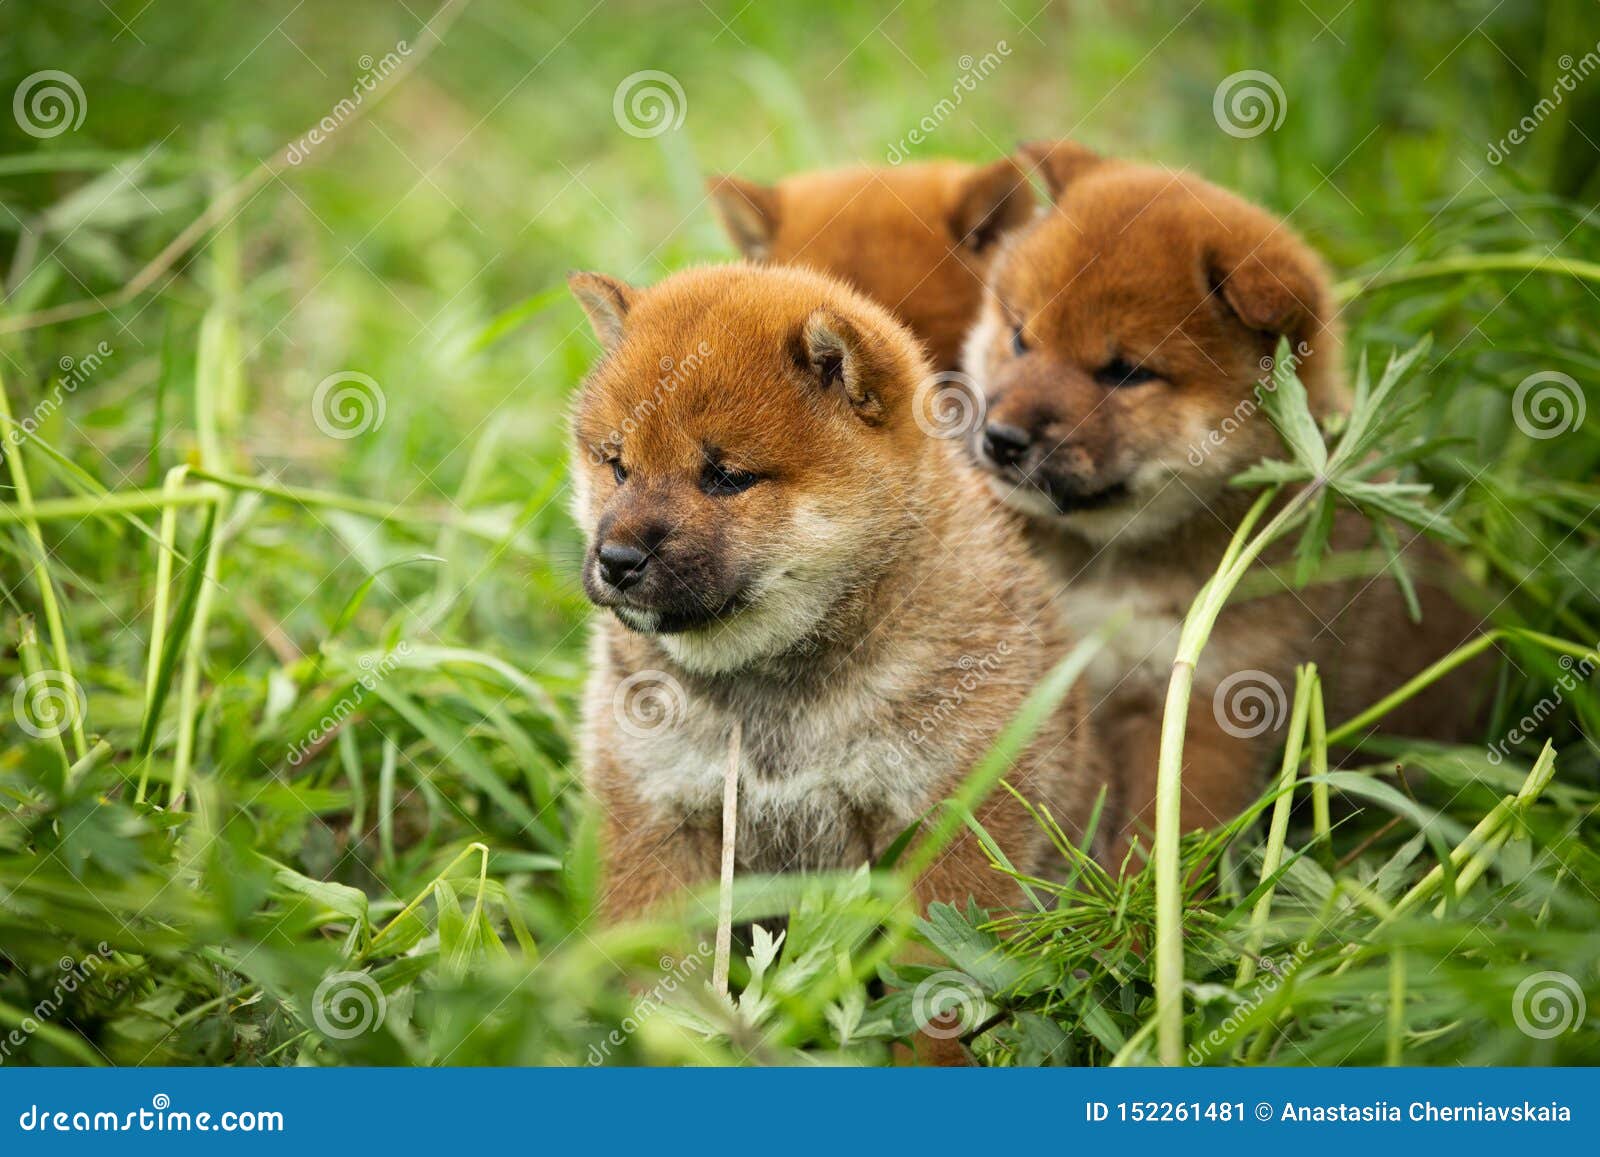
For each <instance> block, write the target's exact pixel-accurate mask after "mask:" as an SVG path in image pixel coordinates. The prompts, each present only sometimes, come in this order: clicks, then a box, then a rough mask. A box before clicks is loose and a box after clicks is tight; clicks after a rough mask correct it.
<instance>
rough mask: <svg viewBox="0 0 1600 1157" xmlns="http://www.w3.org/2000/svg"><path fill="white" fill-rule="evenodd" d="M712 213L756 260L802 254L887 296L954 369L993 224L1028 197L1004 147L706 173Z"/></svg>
mask: <svg viewBox="0 0 1600 1157" xmlns="http://www.w3.org/2000/svg"><path fill="white" fill-rule="evenodd" d="M710 187H711V193H712V198H713V201H714V203H715V204H716V207H717V211H718V214H719V215H720V216H721V218H722V221H723V224H724V225H725V226H726V227H727V229H728V232H729V234H730V235H731V236H732V238H733V240H734V243H735V244H737V245H738V246H739V249H740V251H741V252H742V253H743V254H744V255H745V256H746V257H749V258H751V259H754V260H762V261H770V262H773V263H774V264H779V265H804V266H808V267H810V268H812V269H817V270H820V271H822V272H824V273H831V274H833V275H834V276H835V277H839V278H842V279H844V280H845V281H846V282H848V283H849V284H850V285H852V286H854V287H855V288H856V289H858V290H860V291H861V292H862V293H864V294H866V295H867V296H868V297H870V298H872V299H873V300H874V301H876V302H878V303H879V304H880V305H884V306H887V307H888V308H889V309H890V310H892V311H893V312H894V313H895V314H896V316H898V317H899V318H900V319H901V320H902V321H904V322H905V323H906V324H907V325H909V326H910V327H911V329H912V332H914V333H915V334H916V335H917V337H918V338H920V339H921V340H922V343H923V345H924V347H925V348H926V349H927V351H928V353H929V355H930V356H931V357H932V359H933V362H934V366H935V368H936V369H940V370H949V369H954V368H955V366H956V363H957V361H958V360H959V358H960V355H961V343H962V340H963V339H964V338H965V337H966V333H967V330H968V329H969V328H970V327H971V325H972V321H973V319H974V318H975V317H976V316H977V314H978V307H979V305H980V304H981V303H982V300H983V279H984V274H985V273H986V272H987V270H988V266H989V261H990V258H991V257H992V256H993V254H994V251H995V248H996V243H997V242H998V241H999V239H1000V237H1001V235H1002V234H1004V233H1005V232H1006V231H1008V230H1010V229H1014V228H1016V227H1017V226H1020V225H1022V224H1023V223H1024V222H1026V221H1027V220H1028V219H1029V218H1030V217H1031V216H1032V215H1033V212H1034V205H1033V196H1032V193H1031V192H1030V191H1029V189H1028V187H1027V184H1026V183H1025V182H1024V181H1023V179H1022V174H1021V172H1020V171H1019V170H1018V169H1017V167H1016V165H1015V164H1014V162H1012V161H1011V160H1010V159H1009V158H1006V159H1002V160H999V161H996V162H994V163H993V164H990V165H982V166H979V165H967V164H962V163H959V162H956V161H929V162H925V163H922V164H915V165H901V166H897V167H881V168H854V169H837V170H830V171H826V172H815V173H801V174H798V175H796V176H792V177H788V178H786V179H784V180H782V181H779V182H778V183H777V184H776V185H772V186H764V185H757V184H755V183H753V182H751V181H746V180H742V179H741V178H738V177H714V178H713V179H712V180H711V183H710Z"/></svg>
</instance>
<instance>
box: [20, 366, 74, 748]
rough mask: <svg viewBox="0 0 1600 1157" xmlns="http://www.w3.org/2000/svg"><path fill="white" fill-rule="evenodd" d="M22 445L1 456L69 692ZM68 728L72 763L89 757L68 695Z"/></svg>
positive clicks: (67, 664)
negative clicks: (74, 760) (70, 730)
mask: <svg viewBox="0 0 1600 1157" xmlns="http://www.w3.org/2000/svg"><path fill="white" fill-rule="evenodd" d="M0 427H3V428H4V429H6V430H13V429H15V428H16V423H15V422H14V421H13V420H12V417H11V399H10V398H9V397H8V396H7V395H6V385H5V380H4V379H3V378H0ZM22 457H23V455H22V444H21V443H20V442H13V443H12V445H11V446H10V447H8V448H7V450H6V452H5V459H6V465H7V466H9V467H10V468H11V484H12V486H13V488H14V489H15V490H16V492H17V510H18V512H19V514H20V516H21V517H20V518H18V519H17V520H16V521H19V522H21V523H22V526H23V529H24V530H25V531H26V532H27V535H28V542H29V544H30V545H31V546H32V547H33V550H34V556H35V557H34V561H33V577H34V580H35V581H36V582H37V583H38V585H39V606H40V607H41V608H42V609H43V610H44V625H45V630H46V631H47V632H48V633H49V635H50V652H51V655H52V656H53V657H54V659H55V664H56V670H58V671H59V672H61V677H62V678H63V679H65V680H66V683H67V686H68V688H69V689H71V688H76V687H77V686H78V683H77V680H75V679H74V678H73V676H72V656H71V655H70V654H68V653H67V631H66V627H65V625H64V624H63V623H62V621H61V606H60V604H58V603H57V602H56V588H55V583H54V582H53V581H52V580H51V578H50V565H49V558H50V554H49V552H48V551H47V550H46V549H45V545H44V535H43V534H42V533H41V532H40V530H39V520H38V518H37V517H36V516H35V515H34V513H33V487H32V486H30V485H29V484H28V471H27V468H26V466H25V465H24V464H23V461H22ZM68 700H69V702H68V704H67V708H66V710H67V712H68V719H67V722H68V725H69V726H70V727H71V729H72V751H73V756H74V758H76V759H82V758H83V757H84V756H85V755H87V754H88V753H89V739H88V736H87V735H86V734H85V732H84V729H83V717H82V715H81V714H80V713H79V711H78V709H77V703H76V702H75V701H72V700H73V696H72V695H70V694H69V695H68Z"/></svg>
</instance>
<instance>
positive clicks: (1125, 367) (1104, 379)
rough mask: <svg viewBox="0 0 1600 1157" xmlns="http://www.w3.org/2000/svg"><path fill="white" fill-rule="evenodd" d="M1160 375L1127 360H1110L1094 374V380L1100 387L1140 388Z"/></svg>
mask: <svg viewBox="0 0 1600 1157" xmlns="http://www.w3.org/2000/svg"><path fill="white" fill-rule="evenodd" d="M1160 377H1161V375H1160V374H1158V373H1156V372H1155V370H1153V369H1150V368H1149V367H1148V366H1136V365H1134V364H1133V363H1132V362H1130V361H1129V360H1128V359H1127V358H1112V359H1111V360H1110V361H1109V362H1107V363H1106V364H1105V365H1103V366H1101V367H1100V368H1099V369H1097V370H1096V371H1095V372H1094V380H1095V381H1097V382H1099V383H1100V384H1101V385H1102V386H1109V387H1111V388H1113V389H1115V388H1116V387H1118V386H1140V385H1143V384H1144V383H1145V382H1153V381H1156V380H1157V379H1158V378H1160Z"/></svg>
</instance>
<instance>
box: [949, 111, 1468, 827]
mask: <svg viewBox="0 0 1600 1157" xmlns="http://www.w3.org/2000/svg"><path fill="white" fill-rule="evenodd" d="M1023 158H1024V160H1025V161H1026V162H1027V163H1028V164H1029V165H1032V166H1035V167H1036V168H1037V169H1038V171H1039V172H1040V173H1041V174H1042V176H1043V178H1044V180H1045V183H1046V185H1047V187H1048V188H1049V190H1050V191H1051V194H1052V195H1053V196H1054V197H1055V199H1056V204H1055V207H1054V208H1053V209H1052V210H1051V212H1050V213H1048V214H1047V215H1045V216H1043V217H1041V218H1040V219H1039V220H1038V221H1037V222H1036V223H1035V224H1034V225H1032V226H1031V227H1030V228H1028V229H1027V230H1025V231H1023V232H1021V233H1018V234H1016V235H1015V236H1014V237H1013V238H1011V239H1010V240H1009V241H1008V242H1007V243H1006V245H1005V246H1004V247H1003V249H1002V251H1001V253H1000V255H999V257H998V258H997V260H996V262H995V267H994V270H993V272H992V275H991V280H990V292H989V294H988V297H987V300H986V302H985V305H984V308H983V312H982V317H981V320H980V321H979V323H978V325H977V326H976V327H975V329H974V332H973V334H972V336H971V339H970V341H969V343H968V345H967V351H966V358H965V367H966V370H967V372H968V373H969V374H971V375H972V376H973V378H974V379H975V381H976V382H977V383H978V385H979V387H980V388H981V389H982V390H983V392H984V395H985V398H986V413H985V420H984V422H983V423H982V424H981V425H980V426H979V428H978V429H977V431H976V434H975V437H974V439H973V444H972V446H971V449H972V451H973V454H974V457H975V459H976V461H977V462H978V464H979V466H980V467H981V468H982V469H983V470H984V472H985V473H986V475H987V477H988V480H989V484H990V487H991V489H992V490H993V491H994V492H995V493H996V494H997V495H998V496H999V497H1000V498H1001V499H1002V500H1003V501H1005V502H1007V503H1009V504H1010V505H1012V506H1014V507H1015V508H1016V509H1018V510H1020V511H1022V512H1023V513H1025V514H1026V515H1027V516H1028V518H1029V522H1030V534H1031V537H1032V539H1033V541H1034V543H1035V544H1036V547H1037V548H1038V551H1039V553H1040V554H1041V556H1042V557H1044V558H1046V559H1047V560H1048V561H1049V563H1050V564H1051V565H1052V567H1053V569H1054V571H1055V574H1056V575H1057V578H1058V579H1059V581H1060V582H1061V584H1062V592H1061V595H1060V606H1061V608H1062V610H1063V613H1064V614H1065V616H1066V619H1067V621H1068V623H1069V628H1070V627H1071V625H1072V624H1080V625H1087V624H1091V623H1098V622H1101V621H1103V620H1104V619H1105V618H1106V617H1107V616H1109V615H1111V614H1112V613H1114V612H1116V611H1118V610H1122V611H1124V612H1132V613H1131V616H1130V620H1131V625H1130V627H1129V628H1128V629H1127V630H1126V631H1124V632H1123V633H1122V634H1121V635H1120V636H1119V637H1118V638H1117V639H1115V640H1113V642H1112V645H1111V646H1110V647H1108V648H1107V649H1106V650H1105V651H1102V652H1101V654H1100V657H1099V660H1098V661H1097V662H1098V665H1097V666H1096V667H1095V669H1094V670H1092V672H1091V683H1092V686H1091V696H1092V699H1093V700H1094V703H1095V706H1094V708H1093V710H1094V719H1095V725H1096V732H1097V735H1098V737H1099V739H1100V741H1101V742H1102V743H1103V744H1104V746H1105V750H1107V751H1108V752H1110V753H1112V755H1113V758H1114V759H1115V761H1116V762H1117V764H1118V769H1117V770H1116V771H1114V772H1113V773H1112V774H1113V777H1114V778H1116V779H1117V780H1118V781H1119V782H1120V785H1121V790H1122V792H1123V800H1122V808H1121V814H1122V816H1123V817H1124V819H1125V820H1126V821H1127V823H1129V824H1133V825H1137V824H1138V823H1139V822H1140V821H1144V820H1148V818H1149V817H1148V812H1149V807H1150V804H1151V802H1152V799H1153V793H1154V780H1155V767H1156V752H1157V741H1158V738H1159V733H1160V725H1161V724H1160V716H1161V705H1162V702H1163V698H1164V693H1165V688H1166V684H1167V681H1168V676H1169V674H1170V669H1171V663H1172V660H1173V658H1174V655H1175V652H1176V646H1177V641H1178V634H1179V626H1180V624H1181V622H1182V618H1183V615H1184V614H1185V612H1186V611H1187V609H1188V607H1189V605H1190V603H1191V602H1192V601H1193V599H1194V598H1195V596H1196V594H1197V593H1198V592H1199V589H1200V587H1201V585H1202V584H1203V583H1204V582H1205V581H1206V580H1207V579H1208V578H1209V577H1210V576H1211V574H1212V573H1213V571H1214V570H1215V568H1216V566H1217V564H1218V562H1219V560H1220V558H1221V555H1222V552H1223V550H1224V548H1225V546H1226V545H1227V543H1228V540H1229V538H1230V536H1231V535H1232V534H1233V532H1234V529H1235V527H1236V526H1237V525H1238V521H1239V519H1240V517H1241V516H1242V514H1243V512H1244V511H1245V509H1246V508H1248V506H1249V505H1250V503H1251V501H1252V500H1253V499H1254V497H1255V494H1254V493H1253V492H1248V491H1243V490H1238V489H1231V488H1230V487H1229V486H1228V481H1229V479H1230V478H1232V477H1233V476H1234V475H1236V474H1238V473H1239V472H1240V471H1242V470H1243V469H1244V468H1245V467H1247V466H1249V465H1251V464H1252V463H1254V462H1257V461H1259V460H1260V459H1262V458H1264V457H1281V456H1283V450H1282V447H1281V443H1280V442H1279V440H1278V435H1277V433H1276V431H1275V430H1274V429H1273V427H1272V424H1271V423H1270V422H1269V421H1268V420H1267V418H1266V416H1265V415H1256V414H1254V410H1255V409H1256V405H1257V403H1258V402H1259V397H1260V395H1259V394H1258V393H1257V392H1256V391H1257V390H1258V388H1259V387H1260V385H1261V383H1263V382H1265V381H1267V380H1270V379H1269V374H1270V367H1271V359H1272V356H1273V353H1274V350H1275V349H1276V348H1277V344H1278V342H1279V339H1280V338H1287V339H1288V340H1289V342H1290V343H1291V344H1292V345H1293V347H1294V348H1295V350H1296V354H1297V369H1298V372H1299V375H1300V377H1301V379H1302V380H1303V381H1304V383H1305V385H1306V388H1307V391H1308V394H1309V396H1310V402H1311V406H1312V408H1313V410H1314V411H1315V412H1316V413H1317V414H1318V415H1319V416H1326V415H1329V414H1332V413H1334V412H1335V411H1337V410H1339V409H1340V408H1341V407H1342V406H1344V405H1345V403H1346V396H1345V392H1344V386H1343V384H1342V380H1341V374H1340V356H1341V355H1340V334H1339V327H1338V321H1337V317H1336V314H1335V311H1334V308H1333V302H1332V297H1331V293H1330V290H1329V280H1328V275H1327V271H1326V269H1325V268H1324V266H1323V263H1322V261H1321V260H1320V259H1319V258H1318V256H1317V255H1316V254H1315V253H1314V252H1313V251H1312V250H1311V249H1310V248H1309V247H1308V246H1307V245H1306V244H1305V242H1304V241H1302V240H1301V239H1300V238H1299V237H1298V236H1297V235H1296V234H1295V233H1294V232H1293V231H1292V230H1290V229H1289V228H1288V226H1286V225H1285V224H1284V223H1283V222H1282V221H1279V220H1277V219H1276V218H1274V217H1272V216H1271V215H1270V214H1268V213H1266V212H1265V211H1263V210H1262V209H1260V208H1257V207H1256V206H1254V205H1251V204H1249V203H1247V202H1246V201H1244V200H1243V199H1241V198H1239V197H1237V196H1234V195H1233V194H1231V193H1228V192H1225V191H1224V190H1222V189H1219V188H1217V187H1216V186H1214V185H1210V184H1208V183H1206V182H1204V181H1202V180H1199V179H1197V178H1195V177H1192V176H1188V175H1185V174H1181V173H1176V172H1171V171H1168V170H1165V169H1159V168H1153V167H1149V166H1145V165H1138V164H1132V163H1128V162H1123V161H1119V160H1113V159H1109V158H1104V157H1101V156H1099V155H1097V154H1095V153H1093V152H1091V151H1089V150H1088V149H1085V148H1083V147H1081V146H1078V145H1075V144H1071V143H1060V144H1054V145H1033V146H1025V148H1024V150H1023ZM1369 539H1370V532H1369V528H1368V527H1367V525H1366V524H1365V522H1364V521H1363V520H1362V519H1361V518H1360V517H1359V516H1355V515H1351V516H1350V517H1349V518H1342V519H1341V520H1340V521H1339V522H1338V524H1337V525H1336V528H1335V532H1334V546H1335V549H1355V548H1359V547H1361V546H1365V545H1367V543H1368V541H1369ZM1473 629H1474V628H1473V625H1472V622H1471V621H1470V620H1468V619H1467V618H1466V616H1465V615H1464V614H1462V613H1461V612H1460V611H1459V610H1458V609H1457V608H1456V607H1455V606H1454V604H1452V603H1450V602H1449V601H1448V600H1446V599H1444V598H1442V597H1441V596H1438V594H1437V592H1434V593H1432V594H1429V595H1428V596H1427V599H1426V603H1425V607H1424V619H1423V622H1422V624H1420V625H1416V624H1413V623H1412V622H1411V621H1410V620H1409V619H1408V617H1407V615H1406V614H1405V610H1404V605H1403V599H1402V597H1401V596H1400V594H1399V593H1398V592H1397V590H1396V589H1395V585H1394V583H1393V582H1392V581H1390V580H1389V579H1387V578H1382V577H1380V578H1378V579H1375V580H1362V581H1361V582H1358V583H1342V584H1323V585H1312V586H1308V587H1307V588H1306V589H1304V590H1298V591H1285V592H1283V593H1281V594H1278V595H1274V596H1272V597H1268V598H1260V599H1256V600H1253V601H1247V602H1236V603H1235V604H1234V605H1233V606H1231V607H1230V608H1229V609H1228V610H1226V611H1225V612H1224V613H1223V615H1222V617H1221V619H1220V620H1219V622H1218V625H1217V628H1216V630H1215V632H1214V633H1213V635H1212V640H1211V643H1210V645H1209V646H1208V648H1207V650H1206V651H1205V653H1204V655H1203V657H1202V661H1201V666H1200V670H1199V671H1198V673H1197V678H1196V685H1195V695H1194V701H1193V705H1192V707H1191V710H1190V715H1189V727H1188V732H1187V735H1186V742H1185V749H1184V758H1185V763H1186V766H1185V770H1184V784H1185V810H1184V826H1185V829H1186V830H1187V829H1189V828H1193V827H1199V826H1210V825H1213V824H1216V823H1219V822H1222V821H1226V820H1228V819H1231V818H1232V817H1233V816H1235V815H1236V814H1238V812H1239V811H1240V810H1241V809H1242V808H1243V807H1244V806H1245V805H1247V804H1248V802H1249V801H1250V800H1251V799H1252V798H1253V797H1254V795H1255V793H1256V791H1257V788H1258V784H1259V781H1258V777H1257V772H1258V769H1259V765H1260V763H1261V762H1262V759H1263V757H1264V756H1265V754H1266V750H1267V748H1268V747H1269V746H1270V745H1271V744H1272V743H1273V740H1274V737H1275V734H1276V732H1277V731H1279V730H1280V729H1281V727H1282V725H1283V724H1285V723H1286V722H1287V714H1288V713H1287V711H1286V709H1285V707H1286V701H1287V697H1288V694H1289V693H1290V692H1292V689H1293V666H1294V664H1295V663H1297V662H1304V661H1306V660H1308V659H1309V660H1316V661H1317V662H1318V664H1319V666H1320V668H1321V669H1322V671H1323V673H1324V675H1325V682H1326V686H1327V688H1328V710H1329V713H1330V715H1331V717H1332V721H1334V722H1337V721H1338V720H1339V719H1342V718H1344V717H1346V716H1347V715H1349V714H1353V713H1354V712H1355V711H1356V710H1359V709H1361V708H1364V707H1366V706H1369V705H1370V704H1371V703H1372V702H1373V701H1375V700H1376V699H1377V698H1379V697H1380V696H1381V695H1382V694H1384V693H1386V692H1387V691H1390V690H1392V689H1394V688H1395V687H1397V686H1399V684H1400V683H1401V682H1403V681H1404V680H1405V679H1406V678H1407V677H1409V676H1410V675H1412V674H1414V673H1416V672H1417V671H1419V670H1421V669H1422V668H1423V667H1424V666H1426V665H1427V664H1428V663H1429V662H1431V661H1432V660H1434V659H1436V658H1438V657H1440V656H1441V655H1442V654H1444V653H1445V651H1447V650H1448V649H1450V648H1451V647H1453V646H1456V645H1458V644H1459V643H1461V642H1464V641H1465V640H1466V638H1467V637H1470V635H1471V634H1472V633H1473ZM1468 699H1470V696H1463V695H1462V694H1461V689H1460V687H1459V686H1455V687H1452V686H1450V685H1449V684H1444V685H1441V686H1440V688H1438V689H1436V691H1435V692H1434V693H1432V694H1430V695H1429V696H1428V697H1425V698H1423V699H1420V700H1417V701H1414V702H1413V703H1412V704H1410V705H1408V707H1407V708H1406V709H1405V711H1403V712H1402V713H1400V714H1398V715H1397V716H1392V717H1391V721H1392V722H1394V723H1396V724H1398V725H1399V726H1400V727H1401V728H1403V729H1407V730H1409V731H1410V733H1412V734H1428V735H1431V736H1434V737H1438V738H1445V737H1448V736H1447V735H1446V734H1441V733H1450V732H1455V731H1457V730H1458V729H1459V728H1458V724H1459V723H1460V722H1461V720H1462V718H1463V708H1464V706H1465V701H1466V700H1468Z"/></svg>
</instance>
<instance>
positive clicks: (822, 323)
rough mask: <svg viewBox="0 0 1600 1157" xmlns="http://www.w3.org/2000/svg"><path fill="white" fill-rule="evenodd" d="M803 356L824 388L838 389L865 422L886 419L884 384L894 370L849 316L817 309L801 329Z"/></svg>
mask: <svg viewBox="0 0 1600 1157" xmlns="http://www.w3.org/2000/svg"><path fill="white" fill-rule="evenodd" d="M800 357H801V359H802V361H803V362H804V364H805V365H806V366H807V367H808V368H809V369H810V371H811V373H812V374H813V375H814V376H815V378H816V380H817V383H818V385H820V386H821V387H822V388H823V389H824V390H835V389H836V390H838V391H839V392H840V393H842V394H843V395H844V397H845V399H846V400H847V401H848V402H849V403H850V406H851V408H852V409H853V410H855V412H856V414H857V415H858V416H859V417H860V418H861V420H862V421H864V422H867V423H868V424H869V425H877V424H878V423H879V422H881V421H882V420H883V418H884V415H885V413H886V412H887V409H886V407H885V405H884V401H883V395H882V390H881V387H882V385H883V383H884V382H885V381H886V380H887V379H888V375H889V373H890V372H892V371H891V370H890V368H889V366H888V365H886V364H884V359H883V358H882V357H881V356H879V355H877V351H876V350H875V349H874V347H873V345H872V342H871V340H870V339H869V338H867V337H866V335H864V334H863V333H862V332H861V330H860V329H858V328H857V327H856V325H855V324H854V323H853V322H851V321H850V320H849V319H847V318H844V317H841V316H840V315H839V314H837V313H835V312H833V310H831V309H817V310H814V311H812V314H811V316H810V317H808V318H806V322H805V325H804V326H802V327H801V330H800Z"/></svg>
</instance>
